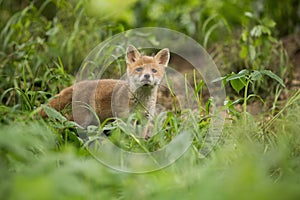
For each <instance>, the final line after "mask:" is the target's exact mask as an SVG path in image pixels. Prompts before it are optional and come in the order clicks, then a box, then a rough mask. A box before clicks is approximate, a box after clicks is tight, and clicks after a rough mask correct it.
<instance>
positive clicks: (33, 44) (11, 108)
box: [0, 0, 300, 200]
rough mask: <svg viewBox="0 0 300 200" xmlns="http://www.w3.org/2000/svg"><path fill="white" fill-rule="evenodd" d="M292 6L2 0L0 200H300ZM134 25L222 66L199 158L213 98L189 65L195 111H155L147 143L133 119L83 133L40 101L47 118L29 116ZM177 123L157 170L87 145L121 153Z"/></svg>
mask: <svg viewBox="0 0 300 200" xmlns="http://www.w3.org/2000/svg"><path fill="white" fill-rule="evenodd" d="M171 2H172V3H171ZM115 8H116V9H115ZM299 9H300V3H299V1H297V0H287V1H279V0H276V1H274V0H265V1H259V0H255V1H252V0H243V1H232V0H204V1H197V0H186V1H179V0H175V1H166V0H149V1H148V0H140V1H138V0H131V1H126V3H125V1H120V0H114V1H108V0H99V1H97V0H78V1H75V0H45V1H43V0H35V1H29V0H25V1H19V0H12V1H4V0H0V27H1V28H0V100H1V104H0V126H1V129H0V180H1V181H0V199H272V200H273V199H299V198H300V190H299V188H300V181H299V180H300V135H299V130H300V89H299V82H297V81H298V80H299V79H300V70H299V69H298V68H299V66H300V64H299V61H297V58H296V57H297V55H298V56H299V52H300V51H299V49H300V45H299V43H297V42H290V43H286V41H288V38H290V37H291V36H292V37H291V38H294V37H295V38H296V41H298V42H299V33H297V30H299V28H300V16H299ZM143 26H157V27H166V28H170V29H173V30H176V31H179V32H182V33H185V34H186V35H188V36H190V37H192V38H193V39H195V40H196V41H197V42H199V43H200V44H202V45H203V46H204V47H205V48H206V49H207V50H208V52H209V53H210V54H211V55H212V57H213V59H214V60H215V62H216V64H217V65H218V66H220V71H221V74H222V77H221V78H220V79H218V80H215V81H223V83H224V84H223V86H224V87H225V89H226V92H227V104H226V105H225V106H224V109H226V110H227V111H228V114H227V115H226V120H225V126H224V129H223V134H222V136H221V138H220V140H219V142H218V143H217V145H216V146H215V148H214V150H213V151H212V152H211V153H210V154H209V155H208V156H207V157H204V158H203V156H201V154H200V153H199V150H200V149H201V148H202V147H203V139H204V138H205V137H206V132H207V130H208V128H209V124H210V122H211V117H212V116H211V113H210V109H211V108H212V107H213V106H214V105H213V103H214V102H213V100H212V99H209V98H208V92H207V91H206V88H205V83H204V82H203V80H201V79H199V78H198V76H197V75H196V74H195V72H193V71H191V72H188V73H189V74H188V75H187V76H186V77H187V78H186V79H187V80H188V77H189V76H190V75H191V76H192V78H193V81H192V83H191V85H193V86H194V89H195V94H194V96H195V97H196V98H197V100H199V102H197V103H198V110H197V111H196V112H191V111H182V112H179V111H178V110H176V109H175V110H176V112H171V111H170V112H166V113H164V114H165V115H163V114H161V115H159V116H158V118H157V119H156V123H155V126H154V129H156V130H158V132H159V133H160V134H158V135H156V136H154V137H152V138H150V139H149V140H143V139H141V138H136V137H135V136H134V134H132V131H131V130H130V128H128V127H127V128H126V127H125V128H124V124H128V123H129V122H130V123H131V125H129V126H131V127H133V128H137V129H138V125H136V124H137V121H138V118H139V116H132V118H129V119H127V121H122V120H121V119H120V120H119V121H115V122H113V123H110V124H107V122H101V123H102V124H101V126H100V127H95V126H90V127H88V132H87V134H88V135H87V136H88V139H87V140H84V139H81V138H79V137H78V129H76V127H77V126H78V125H77V124H76V123H74V122H72V121H68V120H67V119H66V118H65V117H64V116H63V115H61V114H60V113H58V112H56V111H55V110H53V109H50V108H48V107H44V108H45V110H46V111H47V113H48V114H49V116H50V117H49V118H48V119H46V120H44V119H40V118H37V117H36V114H37V111H38V109H39V108H40V107H41V105H42V104H44V103H45V102H47V100H48V99H49V98H51V97H53V96H54V95H55V94H56V93H58V92H59V91H61V90H62V89H63V88H65V87H67V86H69V85H71V84H73V82H74V80H75V74H76V72H77V70H78V69H79V67H80V64H81V62H82V61H83V59H84V58H85V57H86V56H87V54H88V53H89V52H90V51H91V50H92V49H93V48H94V47H95V46H96V45H97V44H99V43H101V42H102V41H104V40H105V39H108V38H109V37H111V36H113V35H115V34H117V33H120V32H122V31H125V30H128V29H131V28H136V27H143ZM297 35H298V36H297ZM297 38H298V40H297ZM292 45H294V46H295V45H296V47H295V48H294V47H291V46H292ZM297 45H298V46H297ZM290 52H292V53H290ZM293 56H295V58H294V57H293ZM188 92H189V91H187V93H188ZM186 119H190V120H189V121H190V123H189V124H188V125H189V126H191V127H192V128H191V129H192V130H193V134H194V139H193V141H192V144H191V147H190V148H189V149H188V150H187V152H186V153H185V154H184V155H183V156H182V157H181V158H180V159H178V160H177V161H176V162H175V163H174V164H172V165H170V166H168V167H166V168H163V169H161V170H158V171H155V172H151V173H146V174H130V173H122V172H119V171H115V170H113V169H110V168H108V167H106V166H105V165H102V164H101V163H100V162H98V161H97V160H96V159H95V158H94V157H93V156H92V155H91V154H90V152H89V151H88V150H87V149H86V145H87V143H89V142H92V141H93V139H94V138H95V137H98V136H99V135H103V134H102V132H109V133H110V136H109V139H110V140H111V141H112V142H113V143H114V144H116V145H117V146H119V147H121V148H122V149H125V150H127V151H133V152H148V151H155V150H157V149H160V148H161V147H163V146H164V145H166V144H167V143H169V142H170V141H172V139H173V138H174V137H175V136H176V134H177V133H178V130H181V129H182V128H185V127H186V126H187V124H185V121H186ZM133 128H131V129H133Z"/></svg>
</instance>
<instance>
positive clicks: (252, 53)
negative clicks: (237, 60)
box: [249, 45, 256, 61]
mask: <svg viewBox="0 0 300 200" xmlns="http://www.w3.org/2000/svg"><path fill="white" fill-rule="evenodd" d="M249 56H250V60H251V61H253V60H254V59H255V56H256V51H255V47H254V46H253V45H249Z"/></svg>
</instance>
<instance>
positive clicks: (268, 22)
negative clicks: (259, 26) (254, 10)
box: [262, 18, 276, 28]
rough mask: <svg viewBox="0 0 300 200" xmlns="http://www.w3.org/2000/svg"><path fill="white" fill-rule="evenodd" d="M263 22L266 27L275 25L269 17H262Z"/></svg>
mask: <svg viewBox="0 0 300 200" xmlns="http://www.w3.org/2000/svg"><path fill="white" fill-rule="evenodd" d="M262 22H263V24H264V25H265V26H267V27H270V28H274V27H275V26H276V22H275V21H273V20H272V19H270V18H264V19H263V20H262Z"/></svg>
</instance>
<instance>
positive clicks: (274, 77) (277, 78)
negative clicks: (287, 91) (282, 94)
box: [260, 70, 285, 87]
mask: <svg viewBox="0 0 300 200" xmlns="http://www.w3.org/2000/svg"><path fill="white" fill-rule="evenodd" d="M260 72H261V73H262V74H263V75H267V76H269V77H270V78H272V79H274V80H276V81H277V82H278V83H279V84H280V85H281V86H282V87H285V85H284V83H283V80H282V79H281V78H280V77H279V76H277V75H276V74H274V73H273V72H272V71H270V70H261V71H260Z"/></svg>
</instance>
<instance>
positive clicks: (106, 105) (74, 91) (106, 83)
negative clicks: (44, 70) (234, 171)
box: [40, 45, 170, 127]
mask: <svg viewBox="0 0 300 200" xmlns="http://www.w3.org/2000/svg"><path fill="white" fill-rule="evenodd" d="M169 59H170V52H169V49H167V48H165V49H162V50H160V51H159V52H158V53H157V54H156V55H155V56H145V55H142V54H141V53H140V52H139V51H138V50H137V49H136V48H135V47H134V46H132V45H129V46H128V48H127V50H126V64H127V80H115V79H102V80H86V81H81V82H78V83H76V84H74V85H73V86H71V87H68V88H65V89H64V90H62V91H61V92H60V93H59V94H57V95H56V96H55V97H54V98H53V99H52V100H50V101H49V103H48V106H49V107H52V108H54V109H56V110H58V111H62V110H63V109H64V108H65V107H66V106H68V105H71V104H72V113H71V114H70V115H68V116H67V118H68V119H69V120H74V121H76V122H77V123H78V124H80V125H81V126H83V127H87V126H88V125H90V124H93V122H94V120H95V118H94V119H93V117H94V115H93V114H92V112H91V110H89V109H87V107H86V105H89V107H91V109H93V110H94V112H95V114H97V116H98V118H99V120H100V121H103V120H105V119H107V118H110V117H114V116H120V117H126V116H124V115H126V114H128V113H127V112H126V111H128V109H129V110H134V109H143V112H144V113H146V115H147V117H148V118H151V117H152V116H153V115H154V113H155V104H156V100H157V91H158V86H159V84H160V82H161V81H162V79H163V77H164V74H165V67H167V66H168V63H169ZM40 116H42V117H47V114H46V112H45V111H44V110H41V111H40Z"/></svg>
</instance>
